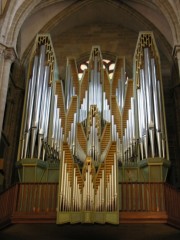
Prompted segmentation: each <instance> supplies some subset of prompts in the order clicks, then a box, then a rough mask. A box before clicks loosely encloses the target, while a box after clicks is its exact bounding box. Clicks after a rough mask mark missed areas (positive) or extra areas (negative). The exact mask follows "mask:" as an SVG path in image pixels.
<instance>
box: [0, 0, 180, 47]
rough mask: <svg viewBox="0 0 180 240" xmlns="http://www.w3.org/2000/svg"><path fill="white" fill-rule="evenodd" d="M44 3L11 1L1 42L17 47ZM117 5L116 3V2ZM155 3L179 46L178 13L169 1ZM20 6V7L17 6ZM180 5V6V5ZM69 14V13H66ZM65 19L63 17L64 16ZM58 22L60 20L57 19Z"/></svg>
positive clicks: (110, 1) (78, 3)
mask: <svg viewBox="0 0 180 240" xmlns="http://www.w3.org/2000/svg"><path fill="white" fill-rule="evenodd" d="M42 2H43V1H41V0H34V1H32V0H21V1H18V2H16V1H11V2H10V4H9V8H8V14H7V16H6V17H5V20H4V23H3V26H2V30H1V42H2V43H3V44H4V45H6V46H11V47H12V46H13V47H15V46H16V41H17V36H18V33H19V30H20V28H21V26H22V24H23V22H24V21H25V19H26V18H27V17H28V16H29V14H30V13H31V12H32V11H33V9H34V8H35V7H37V6H38V5H39V6H38V8H39V9H40V8H41V7H43V4H42V6H41V5H40V4H41V3H42ZM54 2H55V1H50V2H49V3H47V4H46V7H47V6H48V5H51V4H53V3H54ZM92 2H93V0H87V1H80V2H75V4H73V5H72V7H70V8H69V10H68V12H69V14H71V13H72V12H73V11H77V9H78V8H81V7H82V6H83V5H87V4H91V3H92ZM107 2H109V3H111V4H112V3H113V2H114V1H112V0H107ZM114 3H115V4H117V3H116V2H114ZM153 3H154V4H155V5H156V6H157V7H158V8H160V9H161V10H162V13H163V14H164V16H165V18H166V19H167V21H168V23H169V24H170V26H171V29H172V35H173V40H174V44H177V43H178V42H179V41H180V39H179V38H180V34H179V24H178V16H177V14H178V12H177V13H176V12H175V11H174V9H173V6H172V3H170V2H169V1H163V0H159V1H153ZM17 4H18V5H17ZM143 4H146V1H144V2H143ZM173 4H174V7H175V8H176V7H177V8H178V6H177V5H178V4H179V3H178V2H173ZM179 5H180V4H179ZM66 13H67V12H66ZM62 17H63V15H62ZM57 20H58V18H57ZM54 24H56V21H53V22H51V23H50V25H51V27H53V25H54ZM48 28H49V26H48V24H47V25H46V27H44V28H43V30H44V31H45V30H46V29H48Z"/></svg>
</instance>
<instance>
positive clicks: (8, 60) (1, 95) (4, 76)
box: [0, 44, 15, 138]
mask: <svg viewBox="0 0 180 240" xmlns="http://www.w3.org/2000/svg"><path fill="white" fill-rule="evenodd" d="M14 60H15V51H14V49H13V48H7V47H6V46H3V45H2V44H0V138H1V132H2V124H3V119H4V110H5V105H6V96H7V90H8V84H9V74H10V68H11V64H12V63H13V62H14Z"/></svg>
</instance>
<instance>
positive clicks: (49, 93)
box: [44, 87, 52, 141]
mask: <svg viewBox="0 0 180 240" xmlns="http://www.w3.org/2000/svg"><path fill="white" fill-rule="evenodd" d="M51 92H52V89H51V87H48V90H47V101H46V108H45V109H46V115H45V119H46V120H45V130H44V141H47V133H48V128H49V117H50V116H49V114H50V103H51Z"/></svg>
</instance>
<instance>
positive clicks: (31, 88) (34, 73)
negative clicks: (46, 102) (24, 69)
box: [24, 56, 38, 158]
mask: <svg viewBox="0 0 180 240" xmlns="http://www.w3.org/2000/svg"><path fill="white" fill-rule="evenodd" d="M37 66H38V57H37V56H35V57H34V63H33V71H32V78H31V79H30V81H29V87H28V97H27V107H26V119H25V121H26V122H25V124H24V125H25V132H26V136H25V140H24V158H26V155H27V147H28V143H29V135H30V133H29V130H30V128H31V121H32V110H33V103H34V94H35V86H36V77H37Z"/></svg>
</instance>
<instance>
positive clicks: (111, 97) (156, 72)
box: [17, 32, 170, 224]
mask: <svg viewBox="0 0 180 240" xmlns="http://www.w3.org/2000/svg"><path fill="white" fill-rule="evenodd" d="M119 54H120V53H117V58H116V63H115V68H114V72H113V77H112V79H111V78H110V77H109V73H108V70H107V69H106V68H105V65H104V64H103V54H102V53H101V49H100V46H92V49H91V52H90V57H89V61H88V68H87V69H85V70H84V72H83V76H82V78H81V79H79V78H78V70H77V69H78V68H77V65H76V61H75V59H74V58H68V59H67V66H66V78H65V79H64V80H59V79H58V68H57V63H56V57H55V52H54V49H53V45H52V42H51V38H50V36H49V35H46V34H44V35H38V36H37V38H36V40H35V44H34V48H33V49H32V54H31V57H30V62H29V70H28V73H27V87H26V94H25V101H24V110H23V116H22V127H21V134H20V142H19V152H18V159H17V167H18V171H19V179H20V181H21V182H58V183H59V185H58V196H57V199H58V201H57V202H58V204H57V224H63V223H68V222H70V223H78V222H82V223H95V222H96V223H106V222H107V223H112V224H118V223H119V204H120V198H119V196H120V195H122V194H123V192H122V189H121V188H120V187H119V183H122V182H164V181H165V179H166V175H167V171H168V168H169V166H170V161H169V154H168V143H167V133H166V121H165V109H164V98H163V87H162V77H161V65H160V58H159V54H158V50H157V46H156V43H155V39H154V36H153V33H152V32H140V33H139V37H138V40H137V44H136V49H135V53H134V59H133V66H132V69H133V78H132V79H128V77H127V76H126V70H125V56H122V57H121V56H118V55H119ZM47 197H48V196H47Z"/></svg>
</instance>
